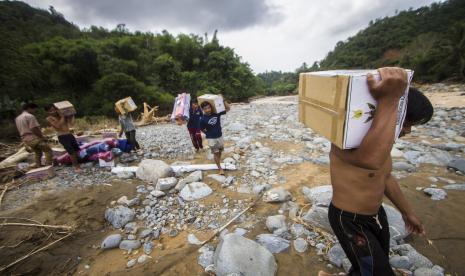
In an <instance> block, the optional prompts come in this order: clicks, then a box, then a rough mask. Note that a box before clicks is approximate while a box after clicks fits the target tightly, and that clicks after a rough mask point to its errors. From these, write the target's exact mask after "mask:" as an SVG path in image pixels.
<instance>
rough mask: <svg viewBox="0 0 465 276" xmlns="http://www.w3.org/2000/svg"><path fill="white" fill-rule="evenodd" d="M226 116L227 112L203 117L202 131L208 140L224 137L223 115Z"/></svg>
mask: <svg viewBox="0 0 465 276" xmlns="http://www.w3.org/2000/svg"><path fill="white" fill-rule="evenodd" d="M224 114H226V112H225V111H223V112H220V113H218V114H217V113H214V114H210V115H205V114H204V115H203V116H202V118H201V119H200V129H201V130H202V131H203V132H204V133H205V135H206V136H207V139H216V138H220V137H221V136H223V133H222V131H221V120H220V118H221V115H224Z"/></svg>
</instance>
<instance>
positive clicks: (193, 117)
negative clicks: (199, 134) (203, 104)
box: [187, 107, 202, 128]
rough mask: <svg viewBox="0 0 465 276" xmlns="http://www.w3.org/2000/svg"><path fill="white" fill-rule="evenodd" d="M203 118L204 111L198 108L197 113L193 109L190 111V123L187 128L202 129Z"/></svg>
mask: <svg viewBox="0 0 465 276" xmlns="http://www.w3.org/2000/svg"><path fill="white" fill-rule="evenodd" d="M201 118H202V110H201V109H200V108H197V109H196V110H195V111H194V110H193V109H192V107H191V108H190V109H189V121H188V122H187V128H200V119H201Z"/></svg>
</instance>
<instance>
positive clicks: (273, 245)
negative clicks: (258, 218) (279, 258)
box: [256, 234, 290, 253]
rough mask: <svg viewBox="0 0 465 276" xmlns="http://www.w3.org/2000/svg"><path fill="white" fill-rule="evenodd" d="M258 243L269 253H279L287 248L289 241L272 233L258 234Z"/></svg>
mask: <svg viewBox="0 0 465 276" xmlns="http://www.w3.org/2000/svg"><path fill="white" fill-rule="evenodd" d="M256 240H257V242H258V243H259V244H261V245H262V246H264V247H266V248H267V249H268V250H269V251H270V252H271V253H281V252H283V251H285V250H287V249H288V248H289V244H290V242H289V241H288V240H286V239H283V238H281V237H278V236H277V235H274V234H260V235H258V236H257V237H256Z"/></svg>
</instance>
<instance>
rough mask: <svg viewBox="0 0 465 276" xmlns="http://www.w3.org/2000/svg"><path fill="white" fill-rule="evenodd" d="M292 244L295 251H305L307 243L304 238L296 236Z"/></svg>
mask: <svg viewBox="0 0 465 276" xmlns="http://www.w3.org/2000/svg"><path fill="white" fill-rule="evenodd" d="M293 244H294V249H295V251H297V252H299V253H304V252H305V251H307V248H308V243H307V241H306V240H305V239H302V238H297V239H296V240H294V242H293Z"/></svg>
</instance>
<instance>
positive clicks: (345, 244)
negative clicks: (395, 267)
mask: <svg viewBox="0 0 465 276" xmlns="http://www.w3.org/2000/svg"><path fill="white" fill-rule="evenodd" d="M328 218H329V223H330V224H331V228H332V229H333V231H334V234H336V236H337V239H338V240H339V243H340V244H341V247H342V249H343V250H344V252H345V253H346V255H347V258H348V259H349V260H350V262H351V264H352V268H351V270H350V271H349V274H348V275H362V276H373V275H375V276H383V275H389V276H394V275H395V274H394V272H393V271H392V268H391V265H390V264H389V224H388V221H387V216H386V212H385V211H384V208H383V207H382V206H381V207H380V208H379V211H378V214H376V215H373V216H367V215H359V214H354V213H350V212H346V211H343V210H341V209H339V208H337V207H336V206H334V205H333V204H332V203H331V204H330V205H329V210H328Z"/></svg>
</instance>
